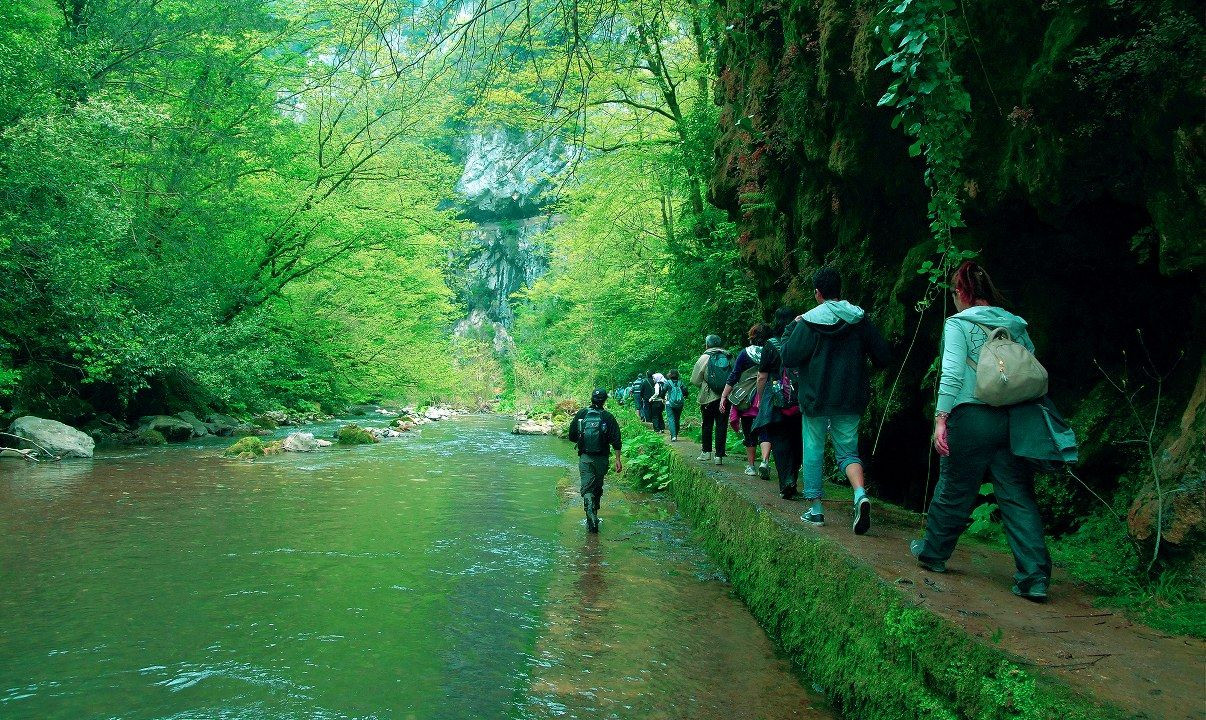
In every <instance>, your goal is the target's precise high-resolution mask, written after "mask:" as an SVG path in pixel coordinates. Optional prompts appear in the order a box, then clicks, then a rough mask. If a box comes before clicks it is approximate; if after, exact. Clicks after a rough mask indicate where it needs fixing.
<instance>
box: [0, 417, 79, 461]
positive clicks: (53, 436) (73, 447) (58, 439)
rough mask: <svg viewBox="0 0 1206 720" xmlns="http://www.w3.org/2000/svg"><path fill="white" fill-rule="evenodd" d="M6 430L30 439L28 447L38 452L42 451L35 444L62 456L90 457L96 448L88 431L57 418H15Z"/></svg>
mask: <svg viewBox="0 0 1206 720" xmlns="http://www.w3.org/2000/svg"><path fill="white" fill-rule="evenodd" d="M8 431H9V432H10V433H12V434H13V435H16V436H18V437H21V438H24V439H25V440H29V441H32V442H31V443H29V445H30V447H33V448H34V449H35V450H38V451H39V452H44V451H43V450H41V449H40V448H38V447H37V445H41V446H42V447H43V448H45V449H46V451H49V452H51V453H53V454H55V455H60V456H62V457H83V458H90V457H92V451H93V450H94V449H95V448H96V441H94V440H93V439H92V437H91V436H90V435H88V433H85V432H82V431H80V430H76V429H75V428H73V427H71V426H70V425H64V424H63V423H61V422H58V421H57V420H47V419H45V418H40V417H34V416H32V415H26V416H25V417H19V418H17V419H16V420H14V421H13V424H12V425H11V426H10V427H9V428H8ZM33 443H37V445H33Z"/></svg>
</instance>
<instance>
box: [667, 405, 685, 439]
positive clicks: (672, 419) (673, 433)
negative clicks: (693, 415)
mask: <svg viewBox="0 0 1206 720" xmlns="http://www.w3.org/2000/svg"><path fill="white" fill-rule="evenodd" d="M682 418H683V409H682V408H680V407H672V408H670V415H669V416H668V417H667V418H666V421H667V424H669V425H670V439H671V440H677V439H678V427H679V423H680V422H682Z"/></svg>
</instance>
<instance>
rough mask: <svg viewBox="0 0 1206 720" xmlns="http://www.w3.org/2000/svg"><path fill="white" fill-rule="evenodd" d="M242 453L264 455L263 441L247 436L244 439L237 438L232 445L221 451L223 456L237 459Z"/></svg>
mask: <svg viewBox="0 0 1206 720" xmlns="http://www.w3.org/2000/svg"><path fill="white" fill-rule="evenodd" d="M244 453H248V454H250V455H253V456H257V457H258V456H262V455H263V454H264V441H263V440H260V439H259V438H258V437H255V436H254V435H248V436H247V437H244V438H239V439H238V440H236V441H235V443H234V444H233V445H231V446H230V447H228V448H226V450H225V451H223V453H222V454H223V455H226V456H228V457H239V456H241V455H243V454H244Z"/></svg>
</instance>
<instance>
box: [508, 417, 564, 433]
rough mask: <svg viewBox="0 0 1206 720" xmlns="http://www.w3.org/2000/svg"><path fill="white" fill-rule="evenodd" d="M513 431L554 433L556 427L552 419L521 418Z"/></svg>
mask: <svg viewBox="0 0 1206 720" xmlns="http://www.w3.org/2000/svg"><path fill="white" fill-rule="evenodd" d="M511 432H512V433H514V434H516V435H553V434H554V433H555V432H556V427H555V426H554V425H553V421H552V420H520V421H519V422H517V423H515V427H514V428H512V429H511Z"/></svg>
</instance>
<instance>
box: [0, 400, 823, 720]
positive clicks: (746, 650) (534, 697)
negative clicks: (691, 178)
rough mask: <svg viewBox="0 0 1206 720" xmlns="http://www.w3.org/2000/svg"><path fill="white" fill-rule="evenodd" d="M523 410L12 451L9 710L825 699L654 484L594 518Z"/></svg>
mask: <svg viewBox="0 0 1206 720" xmlns="http://www.w3.org/2000/svg"><path fill="white" fill-rule="evenodd" d="M334 427H335V426H334V425H323V426H315V427H313V428H305V429H307V430H311V431H313V432H315V434H316V435H319V436H327V435H330V433H331V432H332V430H333V428H334ZM509 428H510V424H509V422H508V421H507V420H505V419H502V418H495V417H471V418H463V419H458V420H454V421H449V422H443V423H439V424H433V425H428V426H425V427H424V428H423V430H422V431H421V432H416V433H411V434H408V435H407V436H406V437H404V438H402V439H397V440H389V441H386V442H383V443H381V444H378V445H374V446H368V447H357V448H331V449H327V450H323V451H320V452H317V453H309V454H288V455H280V456H275V457H269V458H266V459H263V460H257V461H255V462H252V463H246V462H239V461H233V460H225V459H222V458H220V457H219V456H218V452H217V451H218V449H220V448H221V447H223V446H224V443H218V441H214V443H213V444H202V445H194V446H189V447H183V448H182V447H178V446H176V447H170V448H156V449H151V450H140V451H136V452H135V451H130V452H120V453H109V454H105V453H102V454H100V455H98V457H97V458H96V459H94V460H74V461H64V462H62V463H42V464H39V465H28V466H27V465H25V464H23V463H21V462H19V461H8V460H6V461H0V462H3V464H2V465H0V531H2V532H3V538H4V542H3V545H2V546H0V718H3V719H4V720H10V719H16V718H36V719H38V720H49V719H52V718H64V719H70V720H76V719H89V718H105V719H107V718H131V719H139V720H141V719H150V718H164V719H166V718H172V719H175V720H184V719H186V718H188V719H192V718H198V719H200V718H223V719H225V718H323V719H326V718H381V719H383V720H384V719H386V718H399V719H407V718H703V719H708V718H724V719H725V720H739V719H744V718H767V719H771V718H827V717H829V716H828V714H827V713H826V712H825V711H824V710H823V703H822V702H821V701H820V700H819V699H818V698H817V697H816V696H814V695H811V694H810V693H808V692H806V691H805V690H804V689H803V688H802V687H801V685H800V684H799V682H798V681H797V679H796V677H795V676H794V675H793V674H792V673H791V671H790V668H789V667H788V666H787V664H786V662H785V661H783V660H782V659H781V658H779V657H778V656H777V655H776V654H775V651H774V649H773V647H772V645H771V644H770V642H769V641H768V640H767V638H766V636H765V634H764V633H763V632H762V630H761V629H760V628H759V627H758V626H757V624H756V623H755V622H754V620H753V618H752V617H751V616H750V615H749V614H748V612H747V611H746V610H745V608H744V607H743V606H742V605H741V604H740V602H739V601H737V600H735V599H733V598H732V597H731V596H730V593H729V588H728V587H727V585H725V584H724V582H723V578H722V577H721V576H720V575H719V573H718V571H717V570H716V568H715V567H713V566H712V565H711V564H710V563H709V561H708V560H707V558H706V556H705V555H703V554H702V552H701V551H700V550H699V549H698V548H697V547H696V546H695V545H693V544H692V543H691V541H690V540H689V533H688V531H687V529H686V527H685V526H684V525H683V524H682V522H681V521H680V520H679V519H678V518H677V517H676V516H675V515H674V513H673V508H672V506H670V505H669V504H668V502H667V501H666V500H665V499H663V498H651V497H647V496H642V495H636V494H629V493H625V492H623V491H622V490H621V489H620V486H621V484H622V483H621V482H616V481H614V478H613V479H612V480H613V481H612V482H611V483H610V484H609V485H608V487H607V492H606V494H605V495H604V498H603V512H602V517H603V527H602V533H601V534H600V535H598V536H591V535H588V534H587V533H586V531H585V527H584V524H583V520H582V518H583V514H582V509H581V503H580V501H579V500H578V496H577V494H576V493H575V492H573V491H572V490H570V489H568V486H570V485H571V484H572V483H573V482H576V463H575V462H574V460H575V458H574V457H573V452H572V447H571V446H570V445H569V444H568V443H565V442H564V441H561V440H557V439H554V438H544V437H521V436H515V435H511V434H510V432H509ZM571 478H572V479H571Z"/></svg>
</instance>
